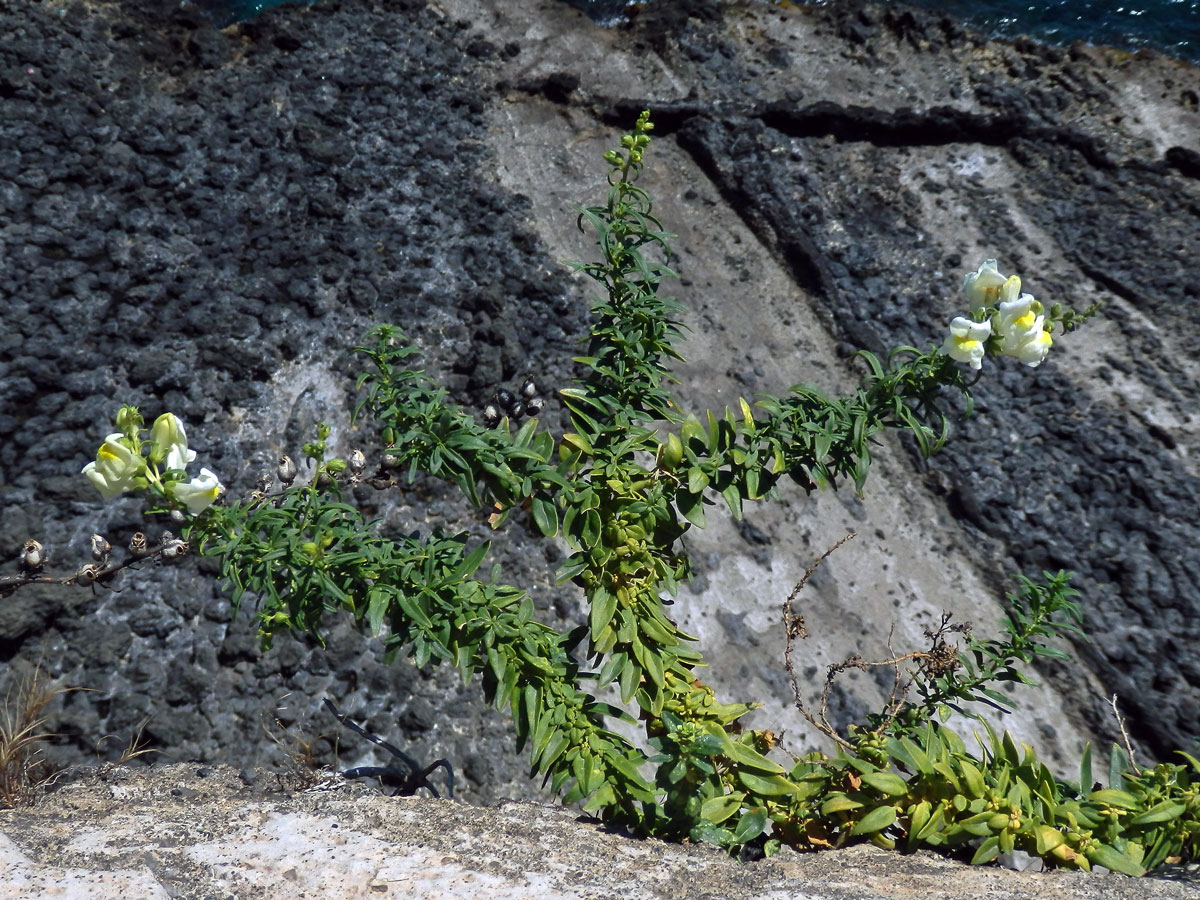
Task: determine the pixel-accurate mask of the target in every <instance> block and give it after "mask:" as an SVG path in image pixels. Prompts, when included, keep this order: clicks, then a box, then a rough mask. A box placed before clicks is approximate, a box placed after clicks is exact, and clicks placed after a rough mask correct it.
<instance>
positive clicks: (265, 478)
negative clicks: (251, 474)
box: [254, 472, 275, 494]
mask: <svg viewBox="0 0 1200 900" xmlns="http://www.w3.org/2000/svg"><path fill="white" fill-rule="evenodd" d="M274 480H275V476H274V475H272V474H271V473H270V472H263V473H262V474H261V475H259V476H258V481H256V482H255V483H254V491H255V493H258V494H265V493H266V492H267V491H269V490H270V489H271V482H273V481H274Z"/></svg>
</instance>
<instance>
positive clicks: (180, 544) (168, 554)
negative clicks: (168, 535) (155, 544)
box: [162, 538, 191, 562]
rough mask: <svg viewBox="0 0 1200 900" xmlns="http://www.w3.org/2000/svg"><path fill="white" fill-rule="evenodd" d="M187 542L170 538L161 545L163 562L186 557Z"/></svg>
mask: <svg viewBox="0 0 1200 900" xmlns="http://www.w3.org/2000/svg"><path fill="white" fill-rule="evenodd" d="M190 549H191V548H190V547H189V546H188V542H187V541H184V540H180V539H178V538H172V539H171V540H169V541H166V542H164V543H163V548H162V558H163V561H164V562H174V561H175V560H177V559H182V558H183V557H185V556H187V555H188V550H190Z"/></svg>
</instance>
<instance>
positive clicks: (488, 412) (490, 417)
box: [483, 403, 500, 428]
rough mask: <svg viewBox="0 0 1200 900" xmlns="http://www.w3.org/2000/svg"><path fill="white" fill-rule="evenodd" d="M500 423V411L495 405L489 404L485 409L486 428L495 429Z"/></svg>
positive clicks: (484, 420) (484, 422)
mask: <svg viewBox="0 0 1200 900" xmlns="http://www.w3.org/2000/svg"><path fill="white" fill-rule="evenodd" d="M499 423H500V409H499V407H497V406H496V404H495V403H489V404H488V405H487V406H485V407H484V408H483V424H484V427H486V428H495V427H496V425H498V424H499Z"/></svg>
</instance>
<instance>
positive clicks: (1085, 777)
mask: <svg viewBox="0 0 1200 900" xmlns="http://www.w3.org/2000/svg"><path fill="white" fill-rule="evenodd" d="M1093 783H1094V782H1093V781H1092V745H1091V742H1090V741H1089V742H1088V743H1087V744H1085V745H1084V748H1083V756H1081V757H1080V759H1079V792H1080V793H1081V794H1082V793H1086V792H1087V791H1089V790H1091V787H1092V784H1093Z"/></svg>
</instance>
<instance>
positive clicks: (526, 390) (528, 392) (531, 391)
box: [521, 378, 537, 400]
mask: <svg viewBox="0 0 1200 900" xmlns="http://www.w3.org/2000/svg"><path fill="white" fill-rule="evenodd" d="M521 396H522V397H524V398H525V399H526V400H531V399H533V398H534V397H536V396H537V384H535V383H534V380H533V379H532V378H526V379H525V382H524V383H523V384H522V385H521Z"/></svg>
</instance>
